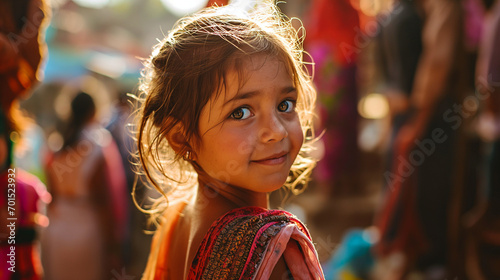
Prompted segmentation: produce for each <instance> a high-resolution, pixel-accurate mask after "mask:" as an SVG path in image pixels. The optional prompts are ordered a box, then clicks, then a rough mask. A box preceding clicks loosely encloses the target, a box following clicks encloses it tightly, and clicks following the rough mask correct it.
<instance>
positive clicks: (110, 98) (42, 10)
mask: <svg viewBox="0 0 500 280" xmlns="http://www.w3.org/2000/svg"><path fill="white" fill-rule="evenodd" d="M85 2H89V3H90V2H92V3H94V4H95V3H97V2H99V1H84V0H79V1H71V0H66V1H63V0H52V1H42V0H16V1H13V0H0V84H1V87H0V91H1V92H0V105H1V106H0V166H1V169H0V184H1V185H0V189H1V192H0V219H1V222H0V224H2V225H4V224H5V225H7V226H2V227H1V228H0V254H1V255H2V257H1V259H2V260H4V256H5V260H6V261H2V263H1V264H0V280H3V279H49V280H51V279H54V280H57V279H139V278H140V275H141V273H142V271H143V270H144V266H145V263H146V261H147V256H148V252H149V246H150V245H149V244H150V238H151V235H149V234H148V231H150V230H153V229H154V227H151V225H150V224H149V223H148V220H147V216H146V214H145V213H142V212H141V211H140V210H139V209H138V207H137V206H147V205H148V204H150V203H152V202H153V199H154V197H152V196H153V195H152V194H151V193H150V192H149V189H148V188H147V187H146V186H144V185H142V183H141V180H140V178H137V176H136V175H135V172H134V171H137V167H136V166H134V165H133V164H132V163H131V162H132V160H131V154H132V153H133V152H134V149H135V147H134V139H133V126H131V125H130V123H132V122H133V118H132V117H131V116H132V104H133V102H134V100H133V98H131V97H132V96H133V95H131V94H130V93H134V92H135V91H136V90H137V89H136V84H137V81H138V79H139V77H140V68H141V61H140V59H139V57H144V56H145V55H147V53H149V51H150V48H151V46H152V45H153V44H154V43H155V42H154V38H156V37H161V36H162V28H163V32H164V31H166V30H168V29H169V28H170V27H171V26H172V24H173V22H175V20H176V19H177V18H178V17H179V16H180V15H181V14H182V13H186V12H189V11H178V10H175V9H173V8H172V7H170V6H168V5H165V6H163V5H162V4H163V3H164V2H168V1H160V0H149V1H135V0H120V1H101V2H102V3H103V4H101V7H99V8H98V7H95V6H94V7H91V6H87V5H85ZM179 2H182V1H179ZM207 2H208V3H207ZM227 2H228V1H201V2H200V3H201V6H200V7H202V6H206V5H212V4H218V5H224V4H227ZM256 2H258V1H256ZM249 3H250V2H249ZM252 3H253V2H252ZM249 5H250V4H249ZM279 6H280V8H281V9H282V11H283V12H284V13H285V14H287V15H288V16H289V17H294V16H296V17H298V18H300V19H301V22H299V21H296V23H297V28H298V32H304V35H305V41H304V48H305V50H306V51H307V52H308V54H309V55H310V57H308V58H305V59H306V60H312V61H314V64H311V65H310V69H309V71H310V73H311V74H313V75H314V83H315V87H316V89H317V91H318V99H317V106H316V107H317V112H316V113H317V124H316V132H317V134H318V135H321V137H320V140H319V141H318V143H317V147H316V148H317V149H316V150H315V151H314V152H313V153H314V156H316V157H317V158H319V159H320V161H319V163H318V165H317V167H316V170H315V173H314V178H313V180H312V181H311V182H310V186H309V188H308V189H307V190H305V192H304V194H302V195H300V196H298V197H293V198H289V199H284V198H283V197H282V196H281V195H280V194H277V195H276V197H274V196H273V197H272V203H273V204H274V205H275V206H276V207H284V208H286V209H288V210H290V211H291V212H293V213H294V214H296V215H297V216H299V218H301V219H302V220H303V221H305V223H306V224H307V225H308V226H309V227H310V229H311V233H312V236H313V240H315V242H316V246H317V247H318V248H317V249H318V253H319V256H320V260H321V261H322V263H323V269H324V271H325V276H326V277H327V279H380V280H386V279H387V280H391V279H440V280H441V279H443V280H444V279H472V280H476V279H478V280H481V279H500V181H499V179H500V178H499V176H500V97H499V94H500V1H499V0H394V1H389V0H350V1H347V0H289V1H288V2H287V3H281V4H279ZM169 7H170V10H168V9H169ZM160 11H163V12H160ZM193 11H194V10H193ZM179 13H180V14H179ZM301 24H302V26H303V27H305V30H306V31H304V30H303V29H300V28H299V27H300V25H301ZM134 186H135V188H136V189H135V191H134ZM132 192H134V196H135V201H134V200H133V198H132V195H131V193H132ZM285 197H288V196H286V195H285ZM136 204H137V205H136ZM10 224H12V225H14V226H12V227H9V226H8V225H10ZM13 242H15V244H14V243H13ZM13 245H15V246H14V247H12V246H13ZM12 248H14V249H12ZM13 251H14V254H12V252H13ZM12 256H14V257H12ZM9 261H10V263H9ZM12 267H15V269H13V268H12Z"/></svg>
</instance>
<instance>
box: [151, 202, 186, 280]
mask: <svg viewBox="0 0 500 280" xmlns="http://www.w3.org/2000/svg"><path fill="white" fill-rule="evenodd" d="M185 206H186V203H184V202H180V203H177V204H174V205H169V207H168V208H167V210H166V211H165V213H164V214H163V216H162V220H161V226H160V227H159V228H158V230H157V231H156V233H155V235H154V237H153V240H152V242H151V252H150V253H149V258H148V263H147V265H146V270H145V271H144V274H143V276H142V279H143V280H146V279H148V280H149V279H154V280H159V279H168V263H167V258H168V252H169V250H170V239H171V238H172V233H173V232H174V231H173V229H174V227H175V225H176V224H177V221H178V220H179V216H180V214H181V213H182V211H183V210H184V207H185Z"/></svg>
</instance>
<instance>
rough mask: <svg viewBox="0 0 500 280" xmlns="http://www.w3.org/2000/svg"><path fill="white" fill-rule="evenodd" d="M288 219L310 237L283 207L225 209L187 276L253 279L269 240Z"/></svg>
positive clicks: (213, 226) (203, 243)
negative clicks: (281, 209)
mask: <svg viewBox="0 0 500 280" xmlns="http://www.w3.org/2000/svg"><path fill="white" fill-rule="evenodd" d="M287 223H293V224H295V225H296V226H297V227H298V228H299V229H300V230H301V231H302V232H303V233H304V234H306V236H307V237H308V238H309V239H310V238H311V237H310V235H309V233H308V231H307V229H306V228H305V226H304V225H303V224H302V223H301V222H300V221H299V220H297V219H296V218H295V217H294V216H293V215H292V214H290V213H288V212H285V211H279V210H266V209H263V208H259V207H247V208H240V209H236V210H233V211H231V212H229V213H227V214H226V215H225V216H223V217H222V218H220V219H219V220H218V221H217V222H215V223H214V224H213V225H212V227H211V228H210V230H209V231H208V233H207V235H206V236H205V238H204V239H203V242H202V243H201V245H200V248H199V249H198V253H197V254H196V257H195V259H194V260H193V263H192V266H191V270H190V273H189V276H188V279H253V277H254V276H255V273H256V270H257V268H258V266H259V265H260V263H261V261H262V259H263V254H264V252H265V250H266V248H267V245H268V244H269V241H270V240H271V238H273V237H274V236H276V234H277V233H278V232H279V231H280V230H281V228H283V227H284V226H285V225H286V224H287Z"/></svg>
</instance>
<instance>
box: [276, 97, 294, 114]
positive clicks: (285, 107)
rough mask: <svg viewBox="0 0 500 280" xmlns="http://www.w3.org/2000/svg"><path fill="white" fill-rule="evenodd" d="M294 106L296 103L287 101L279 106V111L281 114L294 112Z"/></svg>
mask: <svg viewBox="0 0 500 280" xmlns="http://www.w3.org/2000/svg"><path fill="white" fill-rule="evenodd" d="M294 106H295V102H293V101H292V100H285V101H283V102H281V103H280V104H279V105H278V110H279V111H280V112H284V113H288V112H291V111H293V109H294Z"/></svg>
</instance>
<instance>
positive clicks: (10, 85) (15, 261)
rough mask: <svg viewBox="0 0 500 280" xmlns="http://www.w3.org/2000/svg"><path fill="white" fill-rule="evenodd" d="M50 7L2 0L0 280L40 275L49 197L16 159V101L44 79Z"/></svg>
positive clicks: (19, 128)
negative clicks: (42, 229) (41, 238)
mask: <svg viewBox="0 0 500 280" xmlns="http://www.w3.org/2000/svg"><path fill="white" fill-rule="evenodd" d="M49 12H50V10H49V9H48V7H47V6H46V5H45V2H44V1H41V0H20V1H9V0H1V1H0V189H1V192H0V219H1V220H2V222H1V223H2V224H3V225H5V226H2V228H1V229H0V254H1V255H2V256H4V257H5V258H4V257H2V259H3V260H5V261H2V263H1V264H0V279H2V280H4V279H41V278H42V277H43V271H42V267H41V264H40V256H39V252H38V249H37V246H36V245H37V243H36V241H37V235H38V234H37V226H38V225H44V224H46V222H47V220H46V218H45V219H44V217H43V215H42V214H41V213H40V210H41V209H40V207H41V206H42V203H43V202H45V203H48V202H49V201H50V195H49V194H48V192H47V191H46V189H45V186H44V185H43V184H42V183H41V182H40V180H38V178H36V177H35V176H33V175H31V174H29V173H27V172H25V171H23V170H21V169H20V168H17V167H16V166H15V164H14V163H13V153H14V144H15V143H14V141H13V140H16V139H18V138H19V137H16V135H17V136H19V135H22V133H23V129H24V123H23V118H22V115H21V113H20V111H19V108H18V99H19V98H21V97H25V96H26V95H27V94H28V93H29V92H30V90H31V89H32V87H33V85H35V84H36V83H37V82H38V81H39V79H40V78H41V72H40V71H39V65H40V63H41V61H42V58H43V56H44V54H45V52H46V50H45V43H44V38H43V34H44V31H45V26H46V23H47V21H48V18H49V15H50V13H49Z"/></svg>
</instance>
